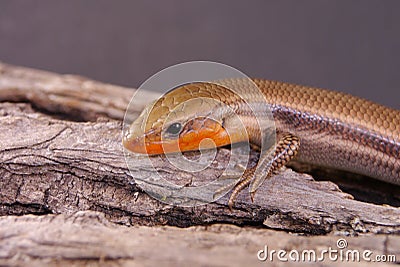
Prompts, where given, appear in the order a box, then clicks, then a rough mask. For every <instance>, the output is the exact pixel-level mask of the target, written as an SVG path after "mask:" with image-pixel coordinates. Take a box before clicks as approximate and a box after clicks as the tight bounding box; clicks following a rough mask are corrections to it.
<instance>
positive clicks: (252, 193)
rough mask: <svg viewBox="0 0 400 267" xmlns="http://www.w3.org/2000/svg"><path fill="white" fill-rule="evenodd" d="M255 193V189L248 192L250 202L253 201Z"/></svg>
mask: <svg viewBox="0 0 400 267" xmlns="http://www.w3.org/2000/svg"><path fill="white" fill-rule="evenodd" d="M255 195H256V191H253V192H250V198H251V202H253V203H254V197H255Z"/></svg>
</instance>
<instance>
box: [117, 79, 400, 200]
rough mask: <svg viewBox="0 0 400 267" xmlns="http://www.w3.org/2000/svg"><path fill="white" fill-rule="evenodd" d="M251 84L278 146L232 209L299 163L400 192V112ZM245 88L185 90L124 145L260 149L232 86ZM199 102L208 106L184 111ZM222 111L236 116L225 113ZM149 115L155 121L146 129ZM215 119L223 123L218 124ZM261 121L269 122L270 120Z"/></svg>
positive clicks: (316, 92)
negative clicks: (207, 142)
mask: <svg viewBox="0 0 400 267" xmlns="http://www.w3.org/2000/svg"><path fill="white" fill-rule="evenodd" d="M252 82H254V84H255V85H256V86H257V87H258V88H259V89H260V92H261V95H262V96H263V98H264V99H260V96H258V95H257V94H255V95H254V94H253V93H250V92H249V93H248V95H246V99H247V100H249V101H250V102H254V103H256V104H255V105H254V106H257V103H260V104H262V103H263V102H264V101H265V103H266V105H268V106H269V109H270V110H271V112H272V115H273V120H274V122H275V126H276V133H277V135H276V136H277V138H278V139H277V142H276V146H275V151H274V153H272V154H271V155H267V156H265V157H260V159H259V161H258V165H257V167H253V168H250V169H247V170H246V171H245V173H244V175H243V177H242V179H241V180H240V181H239V182H238V183H237V184H236V186H235V188H234V189H233V193H232V194H231V196H230V199H229V206H230V207H232V206H233V204H234V200H235V198H236V196H237V194H238V193H239V192H240V191H241V190H242V189H243V188H245V187H246V186H248V185H249V184H251V183H252V185H251V188H250V192H251V194H252V196H253V195H254V193H255V191H256V189H257V187H258V186H259V184H261V183H262V181H264V179H265V178H268V177H270V176H272V175H274V174H275V173H277V172H278V171H279V169H280V168H281V167H282V166H284V165H285V164H286V163H287V162H289V161H290V160H292V159H295V160H297V161H301V162H305V163H312V164H315V165H320V166H327V167H330V168H336V169H341V170H346V171H350V172H355V173H359V174H363V175H367V176H370V177H373V178H376V179H379V180H382V181H385V182H388V183H392V184H396V185H400V111H399V110H395V109H391V108H388V107H385V106H382V105H379V104H376V103H373V102H371V101H368V100H365V99H361V98H358V97H355V96H352V95H349V94H344V93H340V92H334V91H329V90H324V89H318V88H310V87H305V86H298V85H293V84H288V83H281V82H274V81H268V80H261V79H254V80H252ZM246 84H247V83H246V82H243V79H230V80H226V81H225V82H224V86H221V85H219V84H215V83H206V82H196V83H191V84H186V85H183V86H180V87H178V88H176V89H175V90H173V91H170V92H168V93H166V94H165V95H164V96H163V97H161V98H160V99H159V100H157V101H156V102H155V103H154V104H153V105H152V108H151V109H150V107H149V108H148V109H147V111H146V112H144V113H143V114H142V116H140V117H139V118H138V119H137V121H136V122H134V123H133V124H132V126H131V127H130V130H129V132H128V134H126V135H125V136H124V138H123V145H124V146H125V147H126V148H127V149H128V150H130V151H132V152H136V153H147V154H162V153H171V152H176V151H182V152H183V151H189V150H197V149H198V148H199V145H200V142H201V141H202V140H203V139H205V138H210V139H211V140H213V141H214V144H213V145H214V146H225V145H228V144H231V143H235V142H241V141H246V140H245V139H246V138H248V140H249V141H250V143H252V144H254V145H256V146H260V145H261V138H260V135H261V133H260V130H259V129H257V127H256V126H255V117H254V116H253V115H254V114H253V115H250V114H249V111H248V108H247V107H246V103H245V102H244V101H242V100H241V98H240V97H239V96H238V95H236V94H235V93H234V92H232V91H231V90H228V89H227V87H229V86H230V85H231V86H234V87H236V88H240V89H241V92H244V93H246V92H247V89H246ZM196 98H200V99H201V101H200V102H191V103H190V104H187V105H185V104H182V103H184V102H187V101H190V100H193V99H196ZM212 100H217V101H212ZM214 102H215V103H214ZM221 103H222V104H224V105H225V106H228V107H229V109H227V108H222V106H221ZM229 110H230V111H229ZM232 110H233V111H234V112H235V114H236V115H237V116H239V117H240V119H241V121H242V122H243V124H244V127H245V130H246V133H244V132H243V131H242V130H238V131H237V132H235V131H229V133H228V131H227V128H229V127H230V128H233V129H234V128H235V125H232V124H233V123H234V120H231V119H230V118H231V116H232V112H231V111H232ZM256 113H257V112H256ZM145 114H146V116H148V117H147V120H146V121H145V122H143V120H144V115H145ZM212 114H217V115H215V116H214V117H213V118H211V115H212ZM257 117H258V118H260V117H261V120H262V118H263V114H257ZM266 117H267V116H266ZM140 125H142V129H141V130H140V131H139V130H138V128H140ZM260 170H261V171H260ZM253 177H254V178H253ZM252 180H253V182H252Z"/></svg>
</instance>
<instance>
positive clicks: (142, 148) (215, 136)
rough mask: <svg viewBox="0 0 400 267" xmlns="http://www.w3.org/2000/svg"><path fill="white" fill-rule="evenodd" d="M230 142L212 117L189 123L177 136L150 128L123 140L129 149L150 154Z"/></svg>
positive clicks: (209, 146)
mask: <svg viewBox="0 0 400 267" xmlns="http://www.w3.org/2000/svg"><path fill="white" fill-rule="evenodd" d="M230 143H231V138H230V137H229V135H228V133H227V131H226V130H225V129H224V128H223V127H222V125H221V124H220V123H218V122H216V121H214V120H212V119H202V121H201V123H199V122H196V121H194V122H192V123H188V124H187V126H186V127H185V129H183V131H182V132H181V133H180V134H179V136H177V137H176V138H168V137H162V136H161V134H160V133H159V132H158V133H156V132H155V131H154V130H150V131H148V132H147V133H145V134H143V135H141V136H134V135H130V134H128V135H126V136H124V138H123V140H122V144H123V146H124V147H125V148H126V149H128V150H129V151H131V152H134V153H140V154H149V155H157V154H166V153H176V152H185V151H193V150H200V149H210V148H215V147H220V146H225V145H228V144H230Z"/></svg>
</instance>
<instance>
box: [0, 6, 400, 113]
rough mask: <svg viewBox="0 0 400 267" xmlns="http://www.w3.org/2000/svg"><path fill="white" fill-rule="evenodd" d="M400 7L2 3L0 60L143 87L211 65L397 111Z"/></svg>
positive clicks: (399, 86) (398, 104) (399, 87)
mask: <svg viewBox="0 0 400 267" xmlns="http://www.w3.org/2000/svg"><path fill="white" fill-rule="evenodd" d="M399 12H400V1H396V0H393V1H389V0H385V1H369V0H353V1H348V0H340V1H338V0H336V1H330V0H329V1H326V0H325V1H323V0H303V1H298V0H290V1H289V0H286V1H285V0H284V1H282V0H281V1H229V0H225V1H224V0H223V1H187V0H172V1H105V0H104V1H103V0H87V1H79V0H73V1H54V0H42V1H23V0H2V1H1V2H0V61H3V62H5V63H10V64H17V65H22V66H28V67H34V68H39V69H44V70H50V71H54V72H59V73H71V74H78V75H83V76H87V77H90V78H93V79H96V80H100V81H104V82H109V83H114V84H119V85H124V86H130V87H138V86H140V84H141V83H142V82H144V81H145V80H146V79H147V78H149V77H150V76H151V75H153V74H154V73H156V72H157V71H160V70H162V69H163V68H165V67H168V66H170V65H173V64H176V63H181V62H185V61H191V60H211V61H217V62H221V63H225V64H228V65H231V66H233V67H235V68H237V69H239V70H241V71H243V72H244V73H246V74H247V75H248V76H250V77H257V78H266V79H271V80H280V81H286V82H292V83H297V84H302V85H309V86H317V87H324V88H330V89H335V90H339V91H344V92H348V93H351V94H354V95H358V96H362V97H364V98H368V99H370V100H374V101H376V102H379V103H382V104H385V105H388V106H391V107H394V108H397V109H399V108H400V101H399V99H400V73H399V71H400V16H399Z"/></svg>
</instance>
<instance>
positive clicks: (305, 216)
mask: <svg viewBox="0 0 400 267" xmlns="http://www.w3.org/2000/svg"><path fill="white" fill-rule="evenodd" d="M132 94H133V89H129V88H123V87H118V86H112V85H107V84H102V83H99V82H94V81H91V80H88V79H85V78H82V77H77V76H70V75H58V74H53V73H49V72H43V71H37V70H32V69H27V68H20V67H14V66H10V65H5V64H0V101H2V102H1V103H0V114H1V117H0V129H1V131H0V151H1V154H0V168H1V169H0V175H1V176H0V177H1V179H0V186H1V187H0V188H1V190H0V214H1V215H2V216H5V217H3V218H2V219H1V220H0V223H3V225H6V224H7V223H6V222H9V220H15V221H17V222H21V224H18V225H17V226H15V227H16V228H15V229H14V230H15V231H19V230H18V229H23V228H24V227H25V226H26V227H28V226H27V225H28V224H31V226H29V227H32V228H34V227H35V226H37V224H40V225H41V224H42V223H44V224H43V227H50V228H49V231H50V232H51V231H53V230H54V231H56V230H57V227H56V224H54V223H53V224H52V223H51V220H52V219H51V220H50V219H49V218H57V219H55V220H56V221H57V222H58V223H59V224H63V225H64V224H65V226H68V225H69V224H70V223H71V221H69V219H68V218H69V217H65V216H61V217H51V216H50V217H49V216H44V217H37V218H35V219H34V220H33V221H30V220H31V219H30V218H31V217H25V216H24V217H21V219H19V218H17V217H7V216H10V215H24V214H36V215H46V214H66V215H70V214H74V213H76V212H79V211H83V210H92V211H97V212H102V213H104V216H105V218H107V219H108V220H109V221H111V222H113V223H116V224H123V225H135V226H138V225H142V226H154V225H169V226H180V227H189V226H196V225H197V226H198V225H202V226H204V225H211V224H215V223H229V224H235V225H239V226H242V225H247V226H257V227H260V226H264V227H267V228H272V229H279V230H284V231H290V232H298V233H306V234H327V233H330V234H338V235H362V234H365V233H368V234H371V233H372V234H378V233H384V234H399V233H400V209H399V208H396V207H391V206H389V205H379V204H372V203H366V202H362V201H357V200H354V199H353V197H352V196H351V195H349V194H347V193H344V192H342V191H341V190H340V189H339V187H338V186H337V185H336V184H334V183H333V182H329V181H316V180H314V179H313V177H311V176H310V175H307V174H301V173H297V172H294V171H292V170H291V169H287V170H285V171H284V172H282V173H280V174H279V175H276V176H275V177H273V178H272V179H269V180H267V181H265V182H264V184H263V186H261V187H260V188H259V190H258V192H257V194H256V197H255V200H254V203H253V202H252V201H251V200H250V197H249V195H248V192H247V191H246V190H245V191H243V192H242V193H241V194H240V195H239V198H238V200H237V202H236V206H235V208H234V209H233V210H232V211H231V210H229V208H228V207H227V196H225V197H223V198H221V199H219V200H217V201H216V202H213V203H210V204H207V205H201V206H196V207H192V208H185V207H177V206H173V205H166V204H163V203H161V202H159V201H158V200H155V199H153V198H152V197H150V196H149V195H148V194H147V193H146V192H145V191H143V188H141V187H140V186H138V184H137V183H136V182H135V181H137V180H141V179H143V178H144V177H147V178H149V177H150V178H151V177H155V176H156V175H157V171H158V172H162V173H163V175H164V176H165V178H166V179H167V180H169V181H171V182H173V183H176V184H180V185H182V187H184V186H185V185H186V184H188V183H195V182H196V181H202V180H204V181H205V180H207V179H210V178H212V179H215V178H217V177H218V176H220V175H221V170H222V169H223V168H224V166H226V164H227V162H228V160H229V150H228V149H226V148H221V149H218V153H217V157H216V159H215V162H214V164H211V166H210V167H209V168H208V169H207V170H206V171H204V172H200V173H196V174H195V175H194V174H191V173H187V172H184V171H182V170H179V169H177V168H175V167H174V166H172V165H171V164H170V163H169V162H168V161H167V160H166V158H165V157H164V156H156V157H154V158H152V163H153V165H154V168H148V165H146V164H148V162H147V160H146V159H145V158H137V159H135V162H134V164H133V166H132V168H131V170H129V169H128V168H127V165H126V162H125V158H124V153H123V148H122V145H121V126H122V123H121V120H122V118H123V115H124V112H125V108H126V105H127V104H128V102H129V99H130V97H131V96H132ZM156 96H157V94H156V93H147V92H142V95H141V97H142V99H143V105H138V106H137V107H134V110H133V111H134V112H137V114H138V113H139V112H140V111H141V110H142V109H143V107H144V105H145V104H146V103H147V102H148V101H149V100H151V99H154V98H155V97H156ZM188 156H189V157H191V156H196V155H195V153H188ZM396 190H397V191H396ZM396 192H397V193H396ZM398 192H399V191H398V189H394V190H393V192H392V195H393V197H394V199H398V198H399V195H400V194H398ZM27 218H29V219H27ZM25 223H27V225H25ZM91 223H92V222H91ZM110 225H111V224H110ZM110 225H109V224H107V225H106V226H102V227H103V228H108V227H111V226H110ZM9 227H11V228H12V226H9ZM29 227H28V228H29ZM68 227H70V226H68ZM71 227H72V226H71ZM85 227H86V226H85ZM28 228H27V229H28ZM103 228H102V229H100V230H99V231H100V232H101V233H103V230H104V229H103ZM111 228H112V227H111ZM228 228H229V227H228ZM228 228H227V229H228ZM4 229H9V228H4ZM132 229H148V231H149V232H151V231H156V232H157V231H159V229H160V228H154V229H155V230H149V229H152V228H141V227H139V228H132ZM165 229H168V230H166V231H167V232H168V233H167V234H166V236H167V235H169V237H170V238H172V237H173V236H174V235H175V234H176V232H175V231H178V232H179V231H186V230H177V229H172V228H165ZM190 229H197V228H190ZM201 229H203V228H201ZM221 229H225V228H224V227H223V228H221ZM229 229H230V228H229ZM235 229H236V228H235ZM9 230H10V229H9ZM108 230H110V229H108ZM108 230H104V231H105V232H104V234H105V236H107V235H108V234H109V233H106V232H107V231H108ZM90 231H92V230H90ZM90 231H88V233H86V234H88V235H89V236H90V233H91V232H90ZM110 231H116V232H119V231H121V233H123V232H125V231H132V235H137V234H138V233H141V231H142V230H137V231H139V232H138V233H136V232H135V231H134V230H126V229H125V228H124V229H122V230H121V229H120V230H116V229H111V230H110ZM146 231H147V230H146ZM187 231H189V232H190V231H192V230H187ZM229 231H230V230H229ZM229 231H228V232H225V233H224V230H221V231H220V232H219V233H218V235H220V236H221V237H220V238H221V240H223V239H225V238H229V235H230V234H229ZM235 231H236V230H235ZM240 231H247V230H240ZM253 231H254V232H253ZM257 231H266V232H262V233H268V230H265V229H264V230H254V229H253V230H250V232H252V234H251V235H253V234H254V233H256V232H257ZM67 232H68V231H67ZM185 233H186V232H185ZM44 234H45V231H44V230H43V231H42V232H40V233H39V232H38V235H37V239H35V240H42V238H43V235H44ZM81 234H82V233H80V235H81ZM203 234H204V235H206V236H207V229H206V228H204V229H203V230H201V235H203ZM257 234H259V233H258V232H257V233H256V234H254V235H257ZM33 235H34V234H33ZM82 235H85V234H82ZM211 235H212V234H211ZM1 236H3V237H4V236H6V235H5V234H3V232H2V234H1ZM21 236H22V235H21ZM67 236H68V234H67ZM184 236H185V234H179V238H178V239H179V240H180V242H181V241H182V239H184ZM20 238H23V237H19V236H16V237H15V239H13V242H14V241H15V244H19V243H18V242H23V240H22V239H21V240H20ZM32 238H33V237H32ZM57 238H61V239H60V246H64V243H63V242H64V241H65V242H67V243H66V244H68V242H70V241H69V240H68V238H67V237H66V236H63V235H62V236H61V237H56V236H54V239H52V240H53V241H54V240H58V239H57ZM191 238H196V237H195V236H192V237H191ZM212 238H213V240H214V239H216V236H214V237H212ZM331 238H333V237H331ZM368 238H369V239H368V240H369V241H368V242H370V243H371V244H372V243H374V242H375V241H376V242H381V241H382V240H387V238H388V237H380V236H370V237H368ZM390 238H391V239H390V240H395V242H394V243H393V242H389V243H385V244H388V245H385V246H387V248H386V251H391V250H392V251H393V250H396V249H397V251H399V250H398V248H399V246H398V243H399V242H398V240H397V237H390ZM244 239H246V238H245V237H244ZM99 240H100V239H99ZM288 240H292V241H293V240H297V238H296V239H288ZM305 240H307V239H305ZM321 240H322V239H321ZM374 240H375V241H374ZM292 241H288V242H292ZM46 242H48V241H46ZM96 242H97V241H96ZM98 242H100V241H98ZM185 242H186V241H185ZM222 242H223V241H220V243H222ZM307 242H308V241H307ZM307 242H306V243H307ZM310 242H314V241H310ZM318 242H319V241H318ZM321 242H323V241H321ZM382 242H384V241H382ZM385 242H386V241H385ZM396 242H397V243H396ZM220 243H218V242H217V243H216V244H220ZM57 244H58V243H57V242H55V241H54V242H50V243H49V246H54V247H55V248H57V246H58V245H57ZM183 244H186V243H183ZM224 244H229V242H228V243H224ZM284 244H285V243H283V245H284ZM307 244H308V243H307ZM257 245H261V246H263V245H264V244H263V243H262V242H260V244H257ZM10 246H11V248H12V247H13V246H12V245H10ZM82 246H83V247H84V246H90V244H86V243H83V244H82ZM237 246H238V247H240V246H241V245H240V244H238V245H237ZM78 247H80V246H78ZM211 247H213V246H211ZM125 249H126V248H125ZM160 249H163V248H162V247H160ZM34 250H35V249H34V248H32V251H34ZM40 251H41V247H40V246H39V247H38V250H37V251H35V252H30V253H31V254H29V255H28V256H29V257H31V258H32V257H36V256H35V255H37V257H38V258H39V259H40V260H42V259H45V258H46V256H41V254H40V253H41V252H40ZM73 251H74V249H73ZM99 251H101V253H104V254H101V255H104V256H102V257H100V256H99V257H97V256H98V255H99V254H96V255H97V256H95V257H94V259H97V260H98V259H115V257H117V258H118V257H119V256H118V255H119V254H118V253H117V252H116V254H113V253H114V252H112V253H111V252H110V253H109V254H107V253H106V252H104V251H103V250H101V249H100V250H99ZM115 251H118V249H117V250H115ZM123 251H126V250H123ZM232 251H234V250H232ZM85 252H87V254H85ZM44 253H45V252H44ZM68 253H69V252H68V251H65V250H60V254H59V255H58V256H59V257H61V258H63V259H64V258H65V259H73V260H74V259H77V258H74V257H71V258H70V256H69V255H70V254H68ZM71 253H74V252H71ZM138 253H139V252H138ZM143 253H144V252H143ZM117 254H118V255H117ZM2 255H6V256H5V257H4V258H5V259H8V257H9V256H10V255H12V253H11V254H10V253H8V254H2ZM115 255H117V256H115ZM132 255H133V256H132ZM137 255H138V254H129V253H127V254H124V256H121V259H124V260H125V259H126V260H128V261H129V260H130V258H129V257H131V256H132V257H134V258H135V259H136V257H139V258H140V257H141V256H137ZM162 255H165V254H162ZM246 255H247V254H246ZM80 256H81V259H83V261H84V260H85V259H89V260H90V259H92V258H91V256H90V250H89V251H82V252H81V254H80ZM54 257H55V256H54V255H52V256H50V258H53V259H54ZM125 257H127V258H125ZM188 257H189V255H188ZM78 258H79V257H78ZM1 259H2V258H1V257H0V260H1ZM182 259H185V260H187V259H188V258H185V257H183V258H182ZM216 259H217V258H216ZM18 260H19V259H18ZM241 260H242V261H244V260H246V258H241ZM194 261H196V262H201V261H200V259H198V258H196V260H194ZM6 262H7V261H6ZM238 262H240V261H238ZM175 263H179V261H176V262H175Z"/></svg>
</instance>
